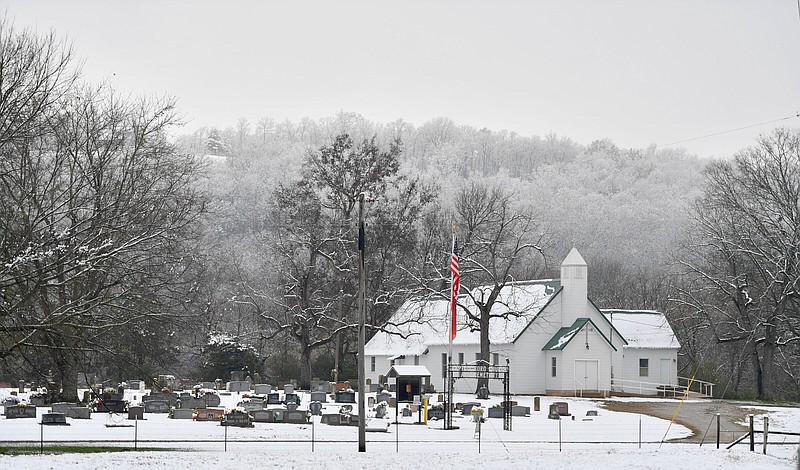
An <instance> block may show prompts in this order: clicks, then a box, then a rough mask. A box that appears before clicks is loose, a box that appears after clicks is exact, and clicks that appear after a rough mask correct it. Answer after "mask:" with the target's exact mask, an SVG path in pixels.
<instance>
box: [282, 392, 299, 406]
mask: <svg viewBox="0 0 800 470" xmlns="http://www.w3.org/2000/svg"><path fill="white" fill-rule="evenodd" d="M283 402H284V403H285V404H287V405H289V404H294V405H299V404H300V395H298V394H296V393H287V394H286V395H285V396H284V397H283Z"/></svg>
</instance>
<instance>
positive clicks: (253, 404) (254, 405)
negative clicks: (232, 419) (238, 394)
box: [238, 399, 264, 413]
mask: <svg viewBox="0 0 800 470" xmlns="http://www.w3.org/2000/svg"><path fill="white" fill-rule="evenodd" d="M238 406H240V407H241V408H244V411H246V412H248V413H249V412H251V411H256V410H263V409H264V402H263V401H261V400H252V399H251V400H249V401H242V402H239V404H238Z"/></svg>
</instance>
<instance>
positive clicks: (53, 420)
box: [42, 413, 69, 426]
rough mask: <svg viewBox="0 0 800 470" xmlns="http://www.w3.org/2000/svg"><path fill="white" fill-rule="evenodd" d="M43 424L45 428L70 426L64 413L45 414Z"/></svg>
mask: <svg viewBox="0 0 800 470" xmlns="http://www.w3.org/2000/svg"><path fill="white" fill-rule="evenodd" d="M42 424H43V425H45V426H69V424H68V423H67V417H66V416H65V415H64V413H45V414H43V415H42Z"/></svg>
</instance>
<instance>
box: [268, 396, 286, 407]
mask: <svg viewBox="0 0 800 470" xmlns="http://www.w3.org/2000/svg"><path fill="white" fill-rule="evenodd" d="M282 404H283V403H282V402H281V396H280V395H279V394H277V393H268V394H267V405H282Z"/></svg>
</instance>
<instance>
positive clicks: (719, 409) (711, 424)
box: [603, 400, 762, 445]
mask: <svg viewBox="0 0 800 470" xmlns="http://www.w3.org/2000/svg"><path fill="white" fill-rule="evenodd" d="M678 405H679V403H678V402H676V401H663V402H659V401H648V402H636V401H634V402H629V401H613V400H611V401H606V402H604V403H603V407H604V408H605V409H607V410H611V411H623V412H627V413H638V414H645V415H650V416H655V417H658V418H662V419H666V420H671V419H672V417H673V416H675V411H676V410H678ZM747 405H748V403H743V402H730V401H720V400H703V401H690V402H684V403H683V405H681V406H680V410H679V411H678V415H677V417H676V418H675V421H676V422H677V423H679V424H682V425H684V426H686V427H687V428H689V429H691V430H692V435H691V436H689V437H686V438H684V439H680V442H704V443H706V444H710V445H714V444H715V443H716V441H717V420H716V416H717V413H719V414H720V443H726V444H728V443H731V442H733V441H735V440H736V439H737V438H739V437H741V436H742V435H743V434H745V433H746V432H747V428H746V427H744V426H741V425H739V424H737V422H745V420H746V417H747V415H748V414H749V413H750V412H751V411H749V410H748V409H747V408H746V406H747ZM743 407H745V408H743ZM754 427H755V428H756V429H761V427H762V426H761V423H759V422H758V421H756V423H755V426H754ZM704 436H705V439H704Z"/></svg>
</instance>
